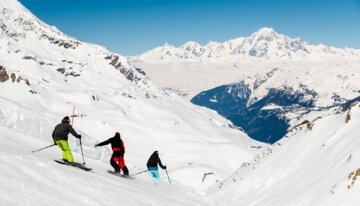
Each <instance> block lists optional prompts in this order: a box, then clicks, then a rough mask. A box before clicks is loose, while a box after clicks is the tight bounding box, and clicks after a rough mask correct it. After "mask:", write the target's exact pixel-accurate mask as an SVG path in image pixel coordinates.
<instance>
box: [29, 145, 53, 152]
mask: <svg viewBox="0 0 360 206" xmlns="http://www.w3.org/2000/svg"><path fill="white" fill-rule="evenodd" d="M55 145H56V144H55V143H54V144H52V145H49V146H46V147H43V148H41V149H38V150H34V151H31V152H32V153H34V152H38V151H41V150H44V149H47V148H49V147H52V146H55Z"/></svg>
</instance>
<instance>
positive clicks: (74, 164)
mask: <svg viewBox="0 0 360 206" xmlns="http://www.w3.org/2000/svg"><path fill="white" fill-rule="evenodd" d="M54 161H55V162H57V163H59V164H63V165H68V166H72V167H76V168H79V169H82V170H84V171H91V170H92V168H88V167H86V166H84V165H82V164H81V163H78V162H73V163H71V164H70V163H68V162H64V161H63V160H54Z"/></svg>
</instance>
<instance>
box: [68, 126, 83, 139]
mask: <svg viewBox="0 0 360 206" xmlns="http://www.w3.org/2000/svg"><path fill="white" fill-rule="evenodd" d="M69 132H70V133H71V134H72V135H74V137H76V138H81V135H79V134H78V133H76V132H75V130H74V128H73V127H72V126H71V125H70V124H69Z"/></svg>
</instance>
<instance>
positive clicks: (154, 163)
mask: <svg viewBox="0 0 360 206" xmlns="http://www.w3.org/2000/svg"><path fill="white" fill-rule="evenodd" d="M158 165H159V166H160V167H161V168H162V169H164V170H165V169H166V166H164V165H163V164H162V163H161V160H160V158H159V152H158V151H155V152H154V153H152V155H151V156H150V158H149V160H148V162H147V164H146V166H147V168H148V170H149V172H150V174H151V176H152V177H153V180H154V182H155V183H157V182H159V181H160V175H159V170H158Z"/></svg>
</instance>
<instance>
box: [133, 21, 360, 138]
mask: <svg viewBox="0 0 360 206" xmlns="http://www.w3.org/2000/svg"><path fill="white" fill-rule="evenodd" d="M131 60H132V62H133V63H134V64H135V65H136V66H137V67H141V68H142V69H143V70H145V72H146V73H147V74H148V75H149V77H150V78H151V81H152V82H154V83H155V84H157V85H158V86H159V87H164V88H168V89H172V90H174V91H177V92H178V93H179V94H180V95H182V96H184V97H185V98H186V99H188V100H191V101H192V102H193V103H194V104H197V105H201V106H205V107H208V108H211V109H213V110H215V111H217V112H218V113H219V114H221V115H223V116H224V117H226V118H228V119H230V120H231V121H232V122H233V123H234V124H235V125H236V126H239V127H242V128H243V129H244V130H245V131H246V132H247V133H248V134H249V135H250V136H251V137H253V138H254V139H256V140H260V141H264V142H269V143H274V142H276V141H277V140H279V139H280V138H281V137H283V136H284V135H285V134H286V133H287V130H288V129H289V128H290V127H291V126H293V125H296V124H298V123H300V122H301V121H304V120H306V119H309V118H310V119H311V118H316V115H320V114H319V113H324V112H325V113H326V112H328V111H329V108H333V107H335V106H339V105H341V104H345V103H346V102H348V101H351V100H352V99H354V98H357V97H358V96H360V84H359V82H358V79H360V73H359V68H360V50H357V49H351V48H345V49H341V48H333V47H328V46H325V45H311V44H309V43H307V42H306V41H304V40H302V39H300V38H295V39H291V38H289V37H287V36H285V35H282V34H278V33H277V32H275V31H274V30H273V29H271V28H262V29H260V30H259V31H257V32H255V33H253V34H252V35H251V36H249V37H240V38H237V39H233V40H229V41H226V42H224V43H217V42H210V43H208V44H207V45H205V46H201V45H200V44H198V43H196V42H187V43H185V44H184V45H182V46H180V47H179V48H176V47H174V46H171V45H169V44H166V45H165V46H162V47H158V48H155V49H153V50H150V51H148V52H145V53H144V54H141V55H139V56H136V57H131Z"/></svg>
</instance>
